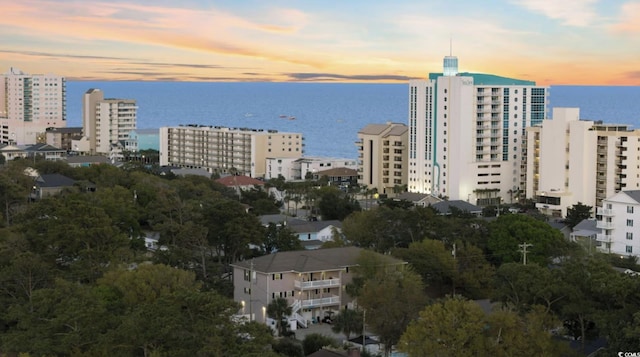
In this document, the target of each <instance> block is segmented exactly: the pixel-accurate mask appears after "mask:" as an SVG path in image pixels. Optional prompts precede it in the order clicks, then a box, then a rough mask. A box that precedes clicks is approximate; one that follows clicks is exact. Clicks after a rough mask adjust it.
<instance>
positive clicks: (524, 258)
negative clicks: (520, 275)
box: [518, 242, 533, 265]
mask: <svg viewBox="0 0 640 357" xmlns="http://www.w3.org/2000/svg"><path fill="white" fill-rule="evenodd" d="M518 247H520V249H519V250H518V251H519V252H520V253H522V264H523V265H527V248H529V247H533V244H530V243H527V242H524V243H522V244H518Z"/></svg>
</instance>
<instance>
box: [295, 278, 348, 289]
mask: <svg viewBox="0 0 640 357" xmlns="http://www.w3.org/2000/svg"><path fill="white" fill-rule="evenodd" d="M293 286H294V287H295V288H296V289H299V290H311V289H322V288H334V287H338V286H340V279H325V280H313V281H300V280H294V282H293Z"/></svg>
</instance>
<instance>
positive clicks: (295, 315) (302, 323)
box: [291, 312, 307, 328]
mask: <svg viewBox="0 0 640 357" xmlns="http://www.w3.org/2000/svg"><path fill="white" fill-rule="evenodd" d="M291 317H293V318H294V319H296V321H297V322H298V324H299V325H300V326H302V327H304V328H307V320H306V319H305V318H304V317H303V316H302V315H300V314H298V313H297V312H296V313H292V314H291Z"/></svg>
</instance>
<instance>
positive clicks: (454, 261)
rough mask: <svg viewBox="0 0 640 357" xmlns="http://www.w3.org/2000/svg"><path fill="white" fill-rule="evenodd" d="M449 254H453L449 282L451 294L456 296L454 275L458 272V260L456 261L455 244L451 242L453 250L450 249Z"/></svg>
mask: <svg viewBox="0 0 640 357" xmlns="http://www.w3.org/2000/svg"><path fill="white" fill-rule="evenodd" d="M451 255H453V269H454V272H453V279H451V282H452V284H451V285H453V296H454V297H455V296H456V275H457V274H458V262H457V261H456V244H455V243H453V250H451Z"/></svg>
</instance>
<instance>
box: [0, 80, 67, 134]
mask: <svg viewBox="0 0 640 357" xmlns="http://www.w3.org/2000/svg"><path fill="white" fill-rule="evenodd" d="M66 113H67V111H66V82H65V79H64V78H62V77H60V76H56V75H52V74H46V75H43V74H33V75H31V74H26V73H24V72H22V71H20V70H18V69H15V68H11V69H10V70H9V72H7V73H5V74H2V75H0V143H4V144H9V143H13V144H18V145H22V144H35V143H36V142H38V141H39V142H44V133H45V131H46V129H47V128H50V127H56V128H61V127H66V126H67V114H66Z"/></svg>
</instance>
